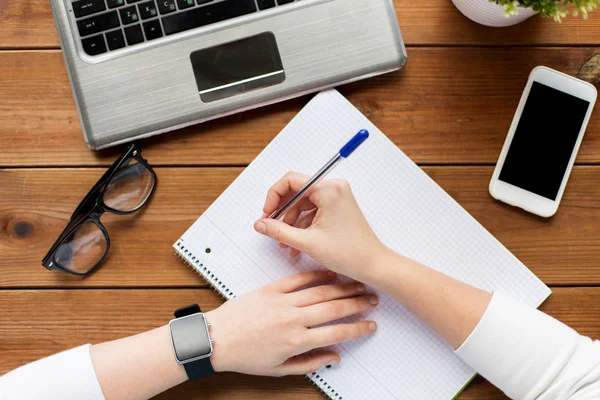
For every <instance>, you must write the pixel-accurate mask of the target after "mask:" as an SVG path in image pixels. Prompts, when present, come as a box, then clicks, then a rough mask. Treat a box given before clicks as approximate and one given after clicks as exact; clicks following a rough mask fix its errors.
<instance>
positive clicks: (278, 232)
mask: <svg viewBox="0 0 600 400" xmlns="http://www.w3.org/2000/svg"><path fill="white" fill-rule="evenodd" d="M254 229H255V230H256V232H258V233H262V234H263V235H265V236H268V237H270V238H271V239H274V240H276V241H278V242H279V243H283V244H285V245H288V246H289V247H293V248H295V249H298V250H300V251H302V252H304V250H305V248H306V245H307V243H308V235H309V233H308V232H307V231H306V230H305V229H300V228H294V227H293V226H290V225H288V224H286V223H284V222H281V221H279V220H276V219H267V218H262V219H259V220H258V221H256V222H255V223H254Z"/></svg>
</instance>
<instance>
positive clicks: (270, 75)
mask: <svg viewBox="0 0 600 400" xmlns="http://www.w3.org/2000/svg"><path fill="white" fill-rule="evenodd" d="M98 1H101V2H104V3H103V4H104V7H103V4H102V3H99V2H98ZM154 1H156V2H154ZM270 1H272V2H275V1H279V2H280V3H285V4H281V5H279V4H278V3H274V4H275V5H276V6H275V7H272V8H267V9H262V10H261V9H260V7H263V8H264V7H266V6H265V4H267V5H268V3H269V2H270ZM50 3H51V5H52V9H53V13H54V17H55V20H56V25H57V29H58V33H59V37H60V41H61V46H62V49H63V53H64V56H65V62H66V66H67V70H68V73H69V77H70V79H71V84H72V87H73V91H74V96H75V101H76V103H77V108H78V111H79V116H80V119H81V124H82V128H83V134H84V137H85V141H86V143H87V144H88V146H89V147H91V148H93V149H101V148H105V147H109V146H113V145H116V144H120V143H124V142H127V141H131V140H134V139H139V138H144V137H148V136H152V135H157V134H160V133H164V132H168V131H172V130H175V129H179V128H182V127H185V126H188V125H191V124H195V123H199V122H203V121H207V120H210V119H214V118H218V117H222V116H226V115H229V114H233V113H237V112H240V111H243V110H248V109H251V108H255V107H259V106H264V105H267V104H271V103H274V102H278V101H282V100H285V99H289V98H292V97H296V96H300V95H303V94H306V93H310V92H315V91H318V90H321V89H324V88H328V87H332V86H336V85H340V84H343V83H347V82H351V81H355V80H358V79H362V78H367V77H370V76H374V75H378V74H382V73H385V72H389V71H393V70H397V69H399V68H401V67H402V66H403V65H404V64H405V62H406V59H407V58H406V50H405V48H404V44H403V42H402V37H401V34H400V30H399V26H398V22H397V20H396V13H395V10H394V6H393V3H392V0H296V1H292V0H212V1H211V0H196V1H194V0H152V1H147V0H127V1H125V0H79V1H74V0H50ZM119 3H122V4H120V5H119ZM199 3H201V4H199ZM220 3H221V4H220ZM233 5H235V7H233ZM253 5H256V10H257V11H256V12H250V9H251V8H252V7H253ZM152 6H154V10H152ZM111 7H112V8H111ZM240 7H241V8H240ZM190 11H191V12H190ZM163 12H164V15H163ZM115 13H116V14H115ZM135 13H137V16H136V15H133V14H135ZM184 13H187V14H184ZM238 14H242V15H238ZM117 16H118V19H117ZM225 17H227V18H225ZM211 21H216V22H211ZM178 24H179V25H178ZM202 24H205V25H204V26H199V27H194V26H196V25H202ZM108 27H109V28H108ZM190 27H192V28H190ZM184 28H185V29H184ZM102 29H105V30H102ZM180 30H181V31H180ZM140 32H143V37H142V36H139V35H140ZM139 40H143V41H142V42H140V43H135V42H137V41H139ZM130 42H131V43H134V44H133V45H129V43H130Z"/></svg>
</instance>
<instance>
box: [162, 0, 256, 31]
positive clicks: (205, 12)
mask: <svg viewBox="0 0 600 400" xmlns="http://www.w3.org/2000/svg"><path fill="white" fill-rule="evenodd" d="M160 1H161V2H162V1H164V0H160ZM159 8H160V5H159ZM255 11H257V10H256V4H255V3H254V0H225V1H221V2H218V3H214V4H209V5H207V6H203V7H198V8H193V9H191V10H189V11H185V12H181V13H177V14H175V15H169V16H166V17H164V18H163V19H162V21H163V27H164V28H165V34H166V35H172V34H174V33H177V32H183V31H186V30H188V29H193V28H198V27H201V26H206V25H209V24H213V23H216V22H220V21H225V20H226V19H230V18H235V17H240V16H242V15H246V14H250V13H253V12H255Z"/></svg>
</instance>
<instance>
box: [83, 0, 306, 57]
mask: <svg viewBox="0 0 600 400" xmlns="http://www.w3.org/2000/svg"><path fill="white" fill-rule="evenodd" d="M294 1H299V0H221V1H219V0H77V1H73V2H72V7H73V14H74V15H75V18H76V19H77V29H78V31H79V36H80V37H81V38H82V39H81V44H82V46H83V50H84V51H85V52H86V53H87V54H89V55H91V56H95V55H98V54H102V53H106V52H108V51H113V50H118V49H122V48H124V47H126V46H135V45H137V44H140V43H143V42H148V41H151V40H155V39H158V38H161V37H163V36H168V35H173V34H175V33H179V32H183V31H187V30H189V29H194V28H199V27H202V26H207V25H210V24H214V23H217V22H221V21H225V20H228V19H231V18H236V17H240V16H242V15H246V14H251V13H255V12H260V11H262V10H267V9H269V8H273V7H278V6H282V5H285V4H289V3H293V2H294Z"/></svg>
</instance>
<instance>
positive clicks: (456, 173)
mask: <svg viewBox="0 0 600 400" xmlns="http://www.w3.org/2000/svg"><path fill="white" fill-rule="evenodd" d="M425 171H426V172H427V173H428V174H429V175H430V176H432V177H433V179H435V180H436V181H437V182H438V183H439V184H440V185H441V186H442V187H443V188H444V189H445V190H446V191H448V192H449V193H450V194H451V195H452V196H453V197H454V198H455V199H456V200H457V201H458V202H459V203H460V204H462V205H463V206H464V207H465V208H466V209H467V211H469V212H470V213H471V214H472V215H473V216H474V217H475V218H476V219H477V220H479V221H480V222H481V223H482V224H483V226H485V227H486V228H487V229H489V230H490V231H491V232H492V234H494V235H495V236H496V237H497V238H498V239H499V240H500V241H501V242H502V243H503V244H504V245H505V246H507V247H508V249H509V250H511V251H512V252H513V253H514V254H515V255H516V256H517V257H518V258H520V259H521V260H522V261H523V262H524V263H525V264H526V265H528V266H529V268H531V270H532V271H533V272H534V273H535V274H537V275H538V276H539V277H540V278H541V279H542V280H543V281H545V282H546V283H547V284H549V285H590V284H600V268H598V260H600V242H599V241H598V240H597V238H598V237H599V236H600V211H599V208H600V205H599V203H598V200H597V199H598V198H600V186H599V185H598V184H597V183H598V182H599V181H600V167H596V166H584V167H576V168H575V169H574V171H573V175H572V177H571V182H570V184H569V186H568V188H567V191H566V194H565V197H564V200H563V204H562V206H561V209H560V210H559V212H558V214H557V215H556V216H555V217H554V218H552V219H549V220H545V219H542V218H537V217H535V216H532V215H529V214H527V213H525V212H522V211H519V210H517V209H515V208H512V207H509V206H506V205H504V204H503V203H499V202H497V201H495V200H493V199H492V198H491V197H490V195H489V194H488V192H487V185H488V182H489V178H490V176H491V174H492V168H491V167H427V168H425ZM102 172H103V170H102V169H17V170H13V169H8V170H0V193H2V196H1V197H0V254H1V255H2V257H0V287H17V288H18V287H20V288H24V287H27V288H33V287H81V286H86V287H109V286H111V287H112V286H115V287H136V286H142V287H165V286H166V287H170V286H201V285H203V282H202V281H201V280H200V279H199V278H198V277H197V276H195V275H194V274H193V273H192V272H191V270H190V269H189V268H188V267H186V266H184V265H182V264H181V263H180V262H179V261H178V259H177V258H176V257H175V255H174V252H173V250H172V248H171V245H172V243H173V242H175V241H176V240H177V238H178V237H179V236H180V235H181V234H182V233H183V232H185V230H187V228H188V227H189V226H190V225H191V224H192V223H193V222H194V221H195V220H196V218H197V217H198V216H199V215H201V214H202V212H204V210H206V208H207V207H208V206H209V205H210V204H211V203H212V202H213V201H214V200H215V199H216V198H217V197H218V196H219V195H220V194H221V193H222V191H223V190H224V189H225V188H226V187H227V186H228V185H229V183H230V182H232V181H233V179H234V178H235V177H236V176H237V175H238V174H239V172H241V169H239V168H157V169H156V172H157V174H158V178H159V183H158V187H157V190H156V193H155V197H154V198H153V199H152V200H151V203H150V204H149V205H148V206H147V208H145V209H144V210H143V211H141V212H140V213H138V214H135V215H132V216H128V217H122V216H112V215H108V214H107V215H106V216H105V218H106V219H103V222H105V225H106V226H107V228H108V230H109V232H110V235H111V240H112V246H111V251H110V256H109V258H108V259H107V261H106V263H105V264H104V265H103V267H102V268H100V269H99V270H98V271H97V272H96V273H94V274H93V275H91V276H89V277H87V278H86V279H80V278H77V277H71V276H67V274H64V273H60V272H57V271H53V272H49V271H46V270H45V269H43V268H42V267H41V265H40V260H41V259H42V257H43V256H44V254H45V252H46V251H47V250H48V249H49V247H50V246H51V244H52V243H53V241H54V240H55V239H56V237H57V236H58V235H59V233H60V232H61V231H62V229H63V228H64V226H65V225H66V223H67V220H68V218H69V217H70V215H71V212H72V211H73V209H74V208H75V206H76V205H77V204H78V202H79V201H80V200H81V198H83V196H84V195H85V193H86V192H87V191H88V189H89V188H90V187H91V186H92V185H93V184H94V182H95V181H96V180H97V179H98V177H99V176H100V175H101V174H102ZM259 214H260V210H258V211H257V217H258V216H259Z"/></svg>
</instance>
